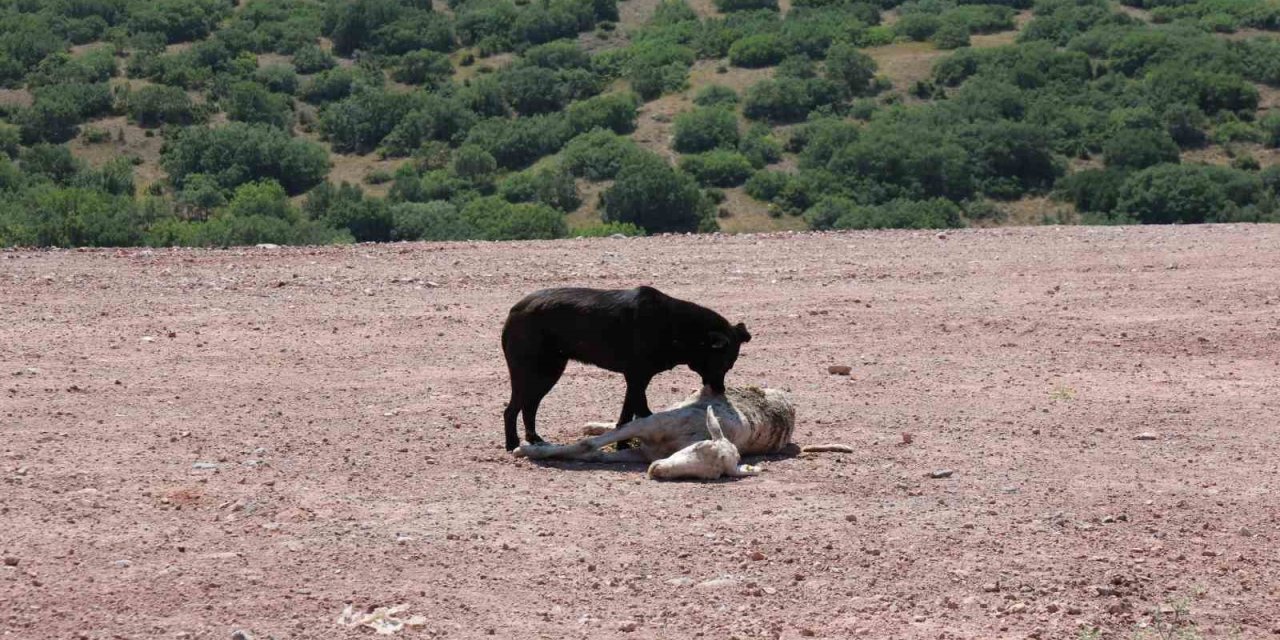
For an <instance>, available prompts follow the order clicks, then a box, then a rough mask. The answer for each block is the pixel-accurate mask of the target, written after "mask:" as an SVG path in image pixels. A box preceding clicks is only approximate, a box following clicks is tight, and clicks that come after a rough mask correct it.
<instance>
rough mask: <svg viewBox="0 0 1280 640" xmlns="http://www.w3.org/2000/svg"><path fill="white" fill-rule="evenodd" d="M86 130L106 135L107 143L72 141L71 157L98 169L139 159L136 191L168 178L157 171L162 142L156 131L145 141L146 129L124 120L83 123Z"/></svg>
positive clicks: (123, 118) (81, 139) (162, 170)
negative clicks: (103, 132) (120, 161)
mask: <svg viewBox="0 0 1280 640" xmlns="http://www.w3.org/2000/svg"><path fill="white" fill-rule="evenodd" d="M85 128H94V129H99V130H101V131H105V132H107V133H108V134H109V135H110V139H109V140H108V141H106V142H100V143H96V144H87V143H86V141H85V139H84V138H83V137H81V138H79V139H77V140H75V141H74V142H72V143H71V144H70V145H68V146H69V148H70V149H71V153H72V155H74V156H76V157H77V158H80V159H82V160H84V161H85V162H88V163H89V164H90V165H91V166H93V167H101V166H102V165H104V164H106V163H107V162H109V161H111V160H114V159H116V158H120V157H132V158H139V159H141V160H142V162H141V163H139V164H136V165H134V167H133V175H134V178H135V182H136V183H137V186H138V189H139V191H142V190H144V189H146V188H147V187H148V186H150V185H151V184H153V183H156V182H162V181H164V180H165V179H166V178H167V177H168V176H166V175H165V172H164V169H162V168H161V167H160V147H161V146H163V145H164V140H163V139H162V138H161V137H160V133H159V132H158V131H156V132H154V133H153V134H152V137H150V138H148V137H147V130H146V129H143V128H142V127H139V126H137V125H135V124H133V123H131V122H129V121H128V119H127V118H125V117H124V116H116V117H112V118H103V119H101V120H94V121H93V122H89V123H86V124H85V125H84V127H83V128H82V130H83V129H85ZM122 138H123V139H122Z"/></svg>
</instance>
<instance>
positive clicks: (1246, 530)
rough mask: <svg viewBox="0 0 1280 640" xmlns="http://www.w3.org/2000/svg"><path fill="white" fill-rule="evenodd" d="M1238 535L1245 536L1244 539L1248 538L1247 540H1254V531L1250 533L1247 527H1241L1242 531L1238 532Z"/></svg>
mask: <svg viewBox="0 0 1280 640" xmlns="http://www.w3.org/2000/svg"><path fill="white" fill-rule="evenodd" d="M1237 533H1239V534H1240V535H1242V536H1244V537H1246V538H1252V537H1253V532H1252V531H1250V530H1249V529H1248V528H1247V527H1240V531H1238V532H1237Z"/></svg>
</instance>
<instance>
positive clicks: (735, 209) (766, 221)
mask: <svg viewBox="0 0 1280 640" xmlns="http://www.w3.org/2000/svg"><path fill="white" fill-rule="evenodd" d="M724 195H725V199H724V202H722V203H720V205H719V207H718V208H719V209H720V210H722V211H727V212H728V213H729V217H727V218H718V220H719V222H720V230H721V231H724V232H726V233H758V232H765V231H789V230H790V231H801V230H804V228H805V223H804V219H803V218H801V217H800V216H791V215H786V214H783V215H782V216H780V217H777V218H772V217H770V216H769V205H768V204H766V203H764V202H760V201H759V200H756V199H754V198H752V197H751V196H748V195H747V194H746V192H745V191H743V189H742V187H733V188H732V189H724Z"/></svg>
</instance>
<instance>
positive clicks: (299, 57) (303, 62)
mask: <svg viewBox="0 0 1280 640" xmlns="http://www.w3.org/2000/svg"><path fill="white" fill-rule="evenodd" d="M293 66H294V67H296V68H297V69H298V73H302V74H307V75H310V74H313V73H319V72H321V71H325V70H328V69H332V68H334V67H336V66H338V61H337V60H336V59H335V58H334V57H333V54H330V53H329V52H327V51H325V50H323V49H321V48H320V47H318V46H316V45H314V44H309V45H306V46H304V47H302V48H300V49H298V50H297V51H295V52H294V53H293Z"/></svg>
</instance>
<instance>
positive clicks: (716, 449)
mask: <svg viewBox="0 0 1280 640" xmlns="http://www.w3.org/2000/svg"><path fill="white" fill-rule="evenodd" d="M795 423H796V412H795V408H794V407H792V406H791V401H790V400H789V399H788V397H787V394H786V392H784V391H780V390H777V389H759V388H755V387H747V388H737V387H731V388H729V389H727V390H726V392H725V393H724V394H723V395H720V394H715V393H712V392H711V391H710V389H707V388H703V390H702V391H700V392H698V393H695V394H693V395H692V396H690V397H688V398H686V399H685V400H684V401H683V402H681V403H679V404H676V405H675V406H673V407H671V408H670V409H668V410H666V411H662V412H659V413H655V414H653V415H651V416H648V417H645V418H637V419H635V420H632V421H631V422H628V423H627V424H625V425H623V426H622V428H618V429H613V430H611V431H609V432H607V433H604V434H602V435H598V436H594V437H591V438H585V439H583V440H580V441H578V442H577V443H575V444H571V445H552V444H536V445H531V444H526V445H523V446H521V447H519V448H517V449H516V450H515V451H513V452H512V453H513V454H514V455H516V456H523V457H527V458H530V459H535V460H550V459H559V460H582V461H589V462H650V463H651V464H650V465H649V477H650V478H655V479H664V480H672V479H676V478H698V479H703V480H712V479H715V478H718V477H720V476H721V475H728V476H742V475H753V474H755V473H758V472H759V469H757V468H756V467H752V466H751V465H743V464H739V461H740V459H741V456H743V455H748V456H750V455H762V454H768V453H777V452H779V451H781V450H782V449H783V447H785V446H786V445H787V444H788V443H790V442H791V432H792V431H793V430H794V429H795ZM593 424H595V425H599V424H600V423H593ZM607 426H608V427H613V426H614V425H613V424H611V423H609V424H607ZM633 438H634V439H636V440H639V441H640V447H639V448H637V449H622V450H620V451H603V450H602V448H603V447H604V446H606V445H609V444H612V443H614V442H621V441H623V440H630V439H633Z"/></svg>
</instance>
